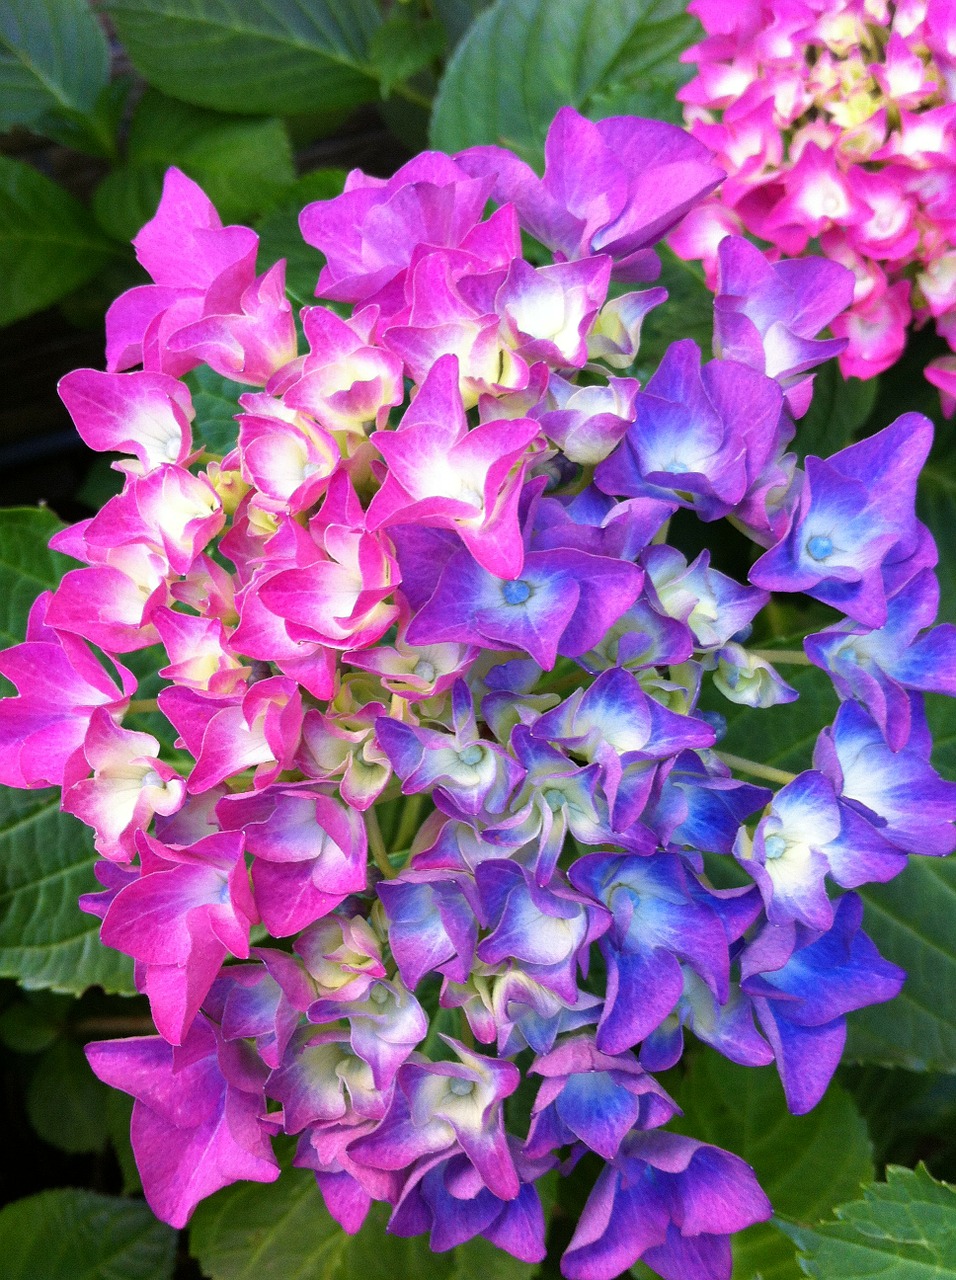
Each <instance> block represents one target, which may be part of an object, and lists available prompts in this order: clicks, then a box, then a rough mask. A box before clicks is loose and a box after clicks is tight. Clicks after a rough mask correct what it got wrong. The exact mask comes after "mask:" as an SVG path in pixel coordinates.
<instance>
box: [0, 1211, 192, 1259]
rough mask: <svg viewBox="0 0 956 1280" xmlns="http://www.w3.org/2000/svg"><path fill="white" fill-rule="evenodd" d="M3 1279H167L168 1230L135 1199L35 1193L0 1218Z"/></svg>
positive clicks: (172, 1247) (171, 1248)
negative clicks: (35, 1194)
mask: <svg viewBox="0 0 956 1280" xmlns="http://www.w3.org/2000/svg"><path fill="white" fill-rule="evenodd" d="M0 1257H2V1258H3V1275H4V1280H39V1278H40V1277H41V1276H42V1278H43V1280H170V1277H171V1276H172V1274H173V1265H174V1263H175V1259H176V1232H175V1231H173V1230H172V1228H171V1227H167V1226H166V1225H165V1224H164V1223H162V1222H157V1220H156V1218H155V1217H154V1216H153V1214H152V1212H151V1211H150V1209H149V1208H148V1206H147V1205H145V1204H144V1203H143V1202H142V1201H141V1200H120V1199H118V1198H117V1197H114V1196H102V1195H96V1194H94V1193H93V1192H92V1191H73V1190H59V1191H43V1192H41V1194H40V1195H37V1196H29V1197H28V1198H27V1199H25V1200H17V1201H15V1202H14V1203H13V1204H9V1205H7V1207H6V1208H5V1209H4V1210H3V1211H2V1212H0Z"/></svg>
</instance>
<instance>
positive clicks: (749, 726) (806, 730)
mask: <svg viewBox="0 0 956 1280" xmlns="http://www.w3.org/2000/svg"><path fill="white" fill-rule="evenodd" d="M781 670H782V672H783V674H784V675H785V676H786V678H787V681H788V682H789V683H790V684H792V685H793V687H794V688H795V689H796V690H797V692H798V693H799V695H800V696H799V698H798V700H797V701H796V702H790V703H785V704H781V705H779V706H776V707H766V708H761V709H754V708H751V707H741V706H737V705H735V704H734V703H731V702H727V701H726V700H721V701H720V702H719V703H718V702H716V701H715V700H714V695H713V693H712V692H711V691H710V690H708V702H707V705H708V707H711V708H714V707H718V706H719V708H720V710H721V712H722V713H723V714H724V715H725V716H726V718H727V734H726V736H725V737H724V738H723V739H722V740H721V742H720V743H719V748H720V749H721V750H725V751H729V752H732V753H733V754H734V755H737V756H743V757H745V758H747V759H751V760H756V761H759V762H760V763H761V764H768V765H771V766H773V767H774V768H776V769H787V770H790V771H791V772H793V773H799V772H800V771H801V770H802V769H809V768H810V764H811V759H812V756H813V747H814V744H815V742H816V740H817V737H818V735H819V733H820V730H821V729H822V728H823V727H824V725H827V724H830V723H832V721H833V717H834V716H835V715H836V711H837V707H838V705H839V703H838V700H837V696H836V694H835V693H834V692H833V686H832V685H831V683H830V680H829V677H828V676H827V675H826V673H825V672H823V671H820V670H818V669H817V668H816V667H781Z"/></svg>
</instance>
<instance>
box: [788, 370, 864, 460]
mask: <svg viewBox="0 0 956 1280" xmlns="http://www.w3.org/2000/svg"><path fill="white" fill-rule="evenodd" d="M878 386H879V379H878V378H870V380H869V381H868V382H863V381H861V380H860V379H859V378H844V376H843V374H842V373H841V372H840V366H839V365H838V364H837V362H836V361H835V360H828V361H827V363H826V364H825V365H823V367H822V368H821V369H820V370H818V372H817V374H816V376H815V378H814V381H813V400H812V401H811V402H810V408H809V409H808V410H807V412H806V414H805V415H804V416H803V417H802V418H801V419H800V421H799V422H798V423H797V436H796V439H795V440H794V445H793V447H794V449H795V451H796V452H797V453H798V454H799V455H800V457H801V458H805V457H806V456H807V454H808V453H812V454H814V455H815V456H816V457H818V458H828V457H829V456H830V454H831V453H836V452H837V450H839V449H843V448H845V447H846V446H847V445H848V444H850V443H851V442H852V440H853V437H854V434H855V433H856V432H857V430H858V428H860V427H862V426H863V424H864V423H865V422H866V420H867V419H868V418H869V416H870V414H871V413H872V412H873V406H874V404H875V403H876V393H877V389H878ZM880 425H885V424H882V423H881V424H880Z"/></svg>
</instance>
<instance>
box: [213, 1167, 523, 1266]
mask: <svg viewBox="0 0 956 1280" xmlns="http://www.w3.org/2000/svg"><path fill="white" fill-rule="evenodd" d="M387 1220H388V1210H387V1209H386V1208H385V1207H384V1206H382V1205H374V1206H373V1208H372V1211H371V1213H370V1215H369V1218H368V1220H367V1221H366V1223H365V1225H364V1226H363V1228H362V1230H361V1231H360V1232H359V1233H358V1235H355V1236H349V1235H346V1233H345V1232H344V1231H343V1230H342V1229H341V1227H339V1226H338V1224H337V1223H336V1222H334V1221H333V1219H332V1218H331V1217H330V1216H329V1214H328V1212H327V1210H326V1208H325V1206H324V1204H323V1203H322V1198H321V1196H320V1195H319V1191H318V1188H317V1187H316V1185H315V1178H314V1177H313V1175H312V1174H311V1173H308V1172H306V1171H305V1170H301V1169H290V1170H288V1171H286V1172H285V1173H283V1175H282V1177H281V1178H280V1179H279V1180H278V1182H274V1183H266V1184H263V1183H244V1184H237V1185H236V1186H232V1187H227V1188H226V1189H225V1190H224V1191H219V1192H217V1193H216V1195H214V1196H212V1197H211V1198H210V1199H209V1200H206V1201H204V1202H203V1203H202V1204H201V1205H200V1206H199V1208H198V1209H197V1210H196V1213H195V1215H194V1217H193V1220H192V1224H191V1227H190V1235H189V1243H190V1251H191V1253H192V1254H193V1256H194V1257H195V1258H197V1259H198V1260H199V1263H200V1265H201V1266H202V1268H203V1271H204V1272H205V1273H206V1274H207V1275H209V1276H211V1277H212V1280H317V1277H321V1280H355V1277H361V1280H396V1278H397V1277H405V1276H408V1277H414V1278H415V1280H475V1277H477V1276H479V1275H480V1276H484V1277H486V1280H527V1277H530V1276H531V1275H533V1274H534V1272H535V1270H536V1268H535V1267H531V1266H527V1265H526V1264H525V1263H523V1262H518V1261H517V1260H516V1259H515V1258H512V1257H511V1256H510V1255H509V1254H505V1253H502V1252H501V1251H500V1250H498V1249H496V1248H494V1246H492V1245H488V1244H487V1242H485V1241H473V1242H471V1243H469V1244H466V1245H462V1246H459V1248H457V1249H453V1250H451V1251H449V1252H448V1253H432V1252H431V1250H430V1249H429V1248H428V1241H427V1237H415V1238H414V1239H410V1240H406V1239H403V1238H402V1237H400V1236H392V1235H388V1234H387V1233H386V1232H385V1223H386V1221H387Z"/></svg>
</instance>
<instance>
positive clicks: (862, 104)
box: [670, 0, 956, 411]
mask: <svg viewBox="0 0 956 1280" xmlns="http://www.w3.org/2000/svg"><path fill="white" fill-rule="evenodd" d="M688 9H689V10H690V12H691V13H693V14H695V15H696V16H697V17H698V18H699V19H700V21H701V23H702V24H703V26H704V29H705V31H706V33H707V36H706V39H704V40H702V41H701V42H700V43H699V44H697V45H695V46H694V47H693V48H691V49H689V50H687V52H686V53H685V54H684V55H683V58H684V61H687V62H693V63H696V65H697V74H696V76H695V77H694V79H693V80H691V82H690V83H689V84H688V85H686V86H685V87H684V88H683V89H682V90H681V91H680V93H679V94H678V96H679V98H681V99H682V101H683V102H684V103H685V104H686V105H685V120H686V122H687V126H688V128H689V129H690V131H691V133H692V134H693V136H694V137H695V138H699V139H700V140H701V141H702V142H705V143H706V144H707V145H708V146H709V147H711V148H712V149H713V150H714V152H715V153H716V157H717V160H718V163H720V164H721V165H722V166H723V167H724V168H725V169H726V171H727V173H728V175H729V176H728V178H727V181H726V182H725V183H724V184H723V186H722V188H721V190H720V192H719V194H717V195H714V196H712V197H711V198H710V199H709V200H708V201H706V202H704V203H703V204H702V205H699V206H698V207H697V208H696V209H694V210H693V211H692V212H691V213H690V214H689V215H688V217H687V218H686V219H685V220H684V222H683V223H682V224H681V226H680V227H679V228H678V229H677V230H676V232H674V233H673V235H672V237H671V241H670V243H671V245H672V247H673V248H674V249H675V251H676V252H677V253H678V254H680V255H681V257H685V258H701V259H703V261H704V263H705V266H706V269H707V271H708V273H709V275H710V277H711V279H713V278H714V277H715V273H716V249H717V245H718V243H719V242H720V240H721V239H722V238H723V237H724V236H725V235H727V234H728V233H741V232H747V233H749V234H751V235H754V236H758V237H759V238H760V239H761V240H763V241H766V242H767V243H768V245H769V246H770V253H771V256H773V255H777V256H779V255H782V254H784V255H792V254H798V253H802V252H803V251H804V250H806V249H807V248H808V247H809V248H811V249H812V250H813V251H816V252H823V253H825V254H826V255H827V256H828V257H830V258H833V259H834V260H835V261H837V262H840V263H843V265H844V266H846V267H849V268H850V269H851V270H852V272H853V274H854V276H855V279H856V286H855V293H854V300H853V305H852V306H851V307H850V309H849V310H848V311H847V312H846V313H845V314H844V315H842V316H840V317H838V318H837V319H836V320H835V321H834V322H833V326H832V327H833V331H834V333H836V334H838V335H839V336H841V337H845V338H846V339H847V340H848V341H847V346H846V350H845V351H844V352H843V354H842V355H841V356H840V367H841V369H842V371H843V373H844V375H845V376H847V377H849V376H853V377H858V378H871V377H873V376H875V375H876V374H878V373H880V372H881V371H882V370H884V369H887V368H889V366H890V365H892V364H893V363H894V362H895V361H896V360H897V359H898V358H899V356H900V354H901V352H902V350H903V347H904V345H905V342H906V332H907V327H908V326H909V324H910V322H911V321H913V320H915V321H916V323H917V324H918V325H922V324H925V323H927V322H928V321H930V320H932V321H934V322H935V324H936V328H937V331H938V333H940V334H941V335H942V336H943V337H944V338H945V339H946V340H947V342H948V343H949V345H950V346H951V347H952V348H953V350H954V351H956V3H954V2H953V0H906V2H905V3H899V4H891V3H889V2H888V0H740V3H735V4H727V3H725V2H724V0H691V3H690V4H689V5H688ZM927 377H928V378H929V379H930V381H931V382H933V383H935V384H936V385H937V386H938V387H939V388H940V389H941V391H942V392H943V399H944V405H945V406H946V408H947V410H948V411H951V410H952V407H953V403H954V401H953V396H954V394H956V357H951V356H945V357H942V358H941V359H940V360H936V361H933V362H932V364H931V365H930V366H929V369H928V371H927Z"/></svg>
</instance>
